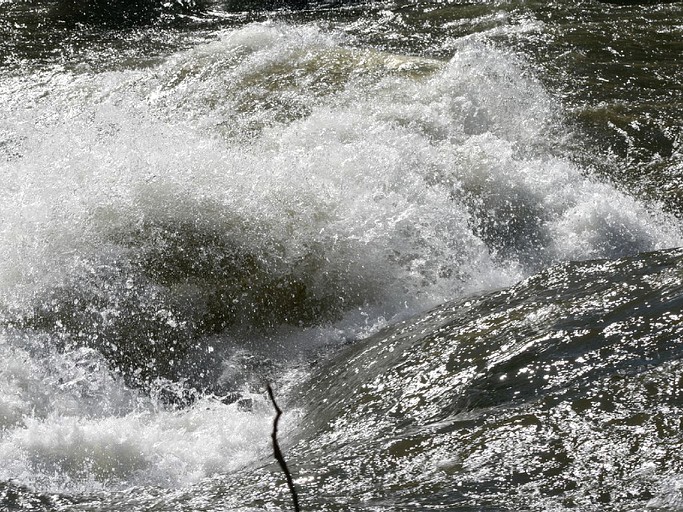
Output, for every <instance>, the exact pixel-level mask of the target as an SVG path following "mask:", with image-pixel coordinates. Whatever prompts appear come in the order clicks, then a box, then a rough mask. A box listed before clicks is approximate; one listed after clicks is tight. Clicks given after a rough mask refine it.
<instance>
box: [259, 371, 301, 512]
mask: <svg viewBox="0 0 683 512" xmlns="http://www.w3.org/2000/svg"><path fill="white" fill-rule="evenodd" d="M267 387H268V396H269V397H270V401H271V402H273V407H275V412H276V413H277V414H276V415H275V419H274V420H273V433H272V434H271V437H272V438H273V455H275V458H276V459H277V461H278V462H279V463H280V467H281V468H282V471H283V472H284V474H285V477H286V478H287V485H289V492H290V493H291V495H292V501H293V502H294V511H295V512H299V510H300V508H299V498H298V496H297V494H296V488H295V487H294V480H292V474H291V473H290V472H289V468H287V463H286V462H285V458H284V457H283V456H282V450H280V445H279V444H278V442H277V423H278V421H280V416H282V409H280V408H279V407H278V405H277V402H276V401H275V395H274V394H273V388H271V387H270V384H268V385H267Z"/></svg>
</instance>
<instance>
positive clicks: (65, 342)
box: [0, 22, 681, 492]
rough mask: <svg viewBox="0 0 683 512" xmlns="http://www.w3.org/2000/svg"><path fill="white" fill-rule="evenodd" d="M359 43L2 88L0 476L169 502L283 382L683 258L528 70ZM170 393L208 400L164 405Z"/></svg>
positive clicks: (194, 57)
mask: <svg viewBox="0 0 683 512" xmlns="http://www.w3.org/2000/svg"><path fill="white" fill-rule="evenodd" d="M351 43H352V42H351V41H349V40H348V37H347V36H345V35H344V34H341V33H330V32H327V31H325V30H323V29H321V28H319V27H317V26H316V25H315V24H303V25H298V26H297V25H288V24H283V23H275V22H267V23H256V24H249V25H246V26H244V27H241V28H237V29H232V30H225V31H222V32H220V33H218V34H216V36H215V37H214V38H213V40H212V41H210V42H206V43H202V44H198V45H197V46H196V47H194V48H191V49H188V50H183V51H179V52H177V53H174V54H172V55H169V56H167V57H164V58H156V59H153V60H145V59H140V60H138V61H133V62H123V63H121V64H120V66H118V69H111V70H106V71H98V70H92V69H88V68H87V67H83V68H65V67H62V66H59V65H55V66H52V67H49V68H48V69H38V70H34V71H31V72H30V73H27V74H18V75H17V74H12V75H10V76H6V77H2V78H0V110H2V112H3V117H2V119H0V173H2V176H3V183H2V185H1V187H0V219H2V225H1V226H0V312H1V313H0V314H1V315H2V317H1V318H0V319H1V320H2V322H3V324H4V327H3V332H2V333H0V352H1V355H0V360H1V361H2V362H1V363H0V364H1V365H2V372H1V373H0V425H1V426H2V434H1V435H0V459H1V463H0V467H2V469H1V470H0V479H2V480H3V481H13V482H17V483H19V484H22V485H26V486H28V487H30V488H32V489H37V490H40V491H45V492H61V491H68V492H89V491H97V490H102V489H107V490H119V489H126V488H128V487H131V486H144V485H153V486H161V487H167V488H174V487H178V486H186V485H190V484H194V483H197V482H199V481H202V479H205V478H208V477H211V476H213V475H216V474H222V473H226V472H231V471H236V470H237V469H239V468H243V467H245V466H247V465H250V464H252V465H253V464H258V463H259V461H262V460H263V459H264V458H266V457H268V456H269V451H268V450H269V447H268V432H269V428H270V419H271V416H272V411H271V410H270V408H269V407H268V404H267V403H266V402H265V400H264V397H263V395H262V388H259V386H261V385H262V377H268V378H270V377H274V378H283V377H282V376H283V375H286V376H288V377H284V378H285V382H286V380H287V379H290V380H294V379H295V377H294V376H296V375H300V374H304V375H305V374H306V371H307V370H306V363H305V362H306V361H307V356H310V355H311V354H315V353H317V352H316V351H318V350H322V349H323V348H324V347H328V346H337V345H338V344H341V343H344V342H348V341H352V340H355V339H358V338H360V337H364V336H367V335H368V334H371V333H374V332H376V331H377V330H378V329H379V328H381V327H384V326H386V325H388V324H391V323H394V322H396V321H397V320H400V319H405V318H408V317H409V316H411V315H414V314H416V313H419V312H423V311H425V310H427V309H429V308H431V307H434V306H436V305H438V304H441V303H443V302H445V301H448V300H451V299H454V298H458V297H462V296H465V295H467V294H471V293H474V292H482V291H487V290H495V289H500V288H504V287H507V286H510V285H513V284H514V283H516V282H518V281H520V280H521V279H523V278H525V277H528V276H529V275H531V274H532V273H534V272H536V271H538V270H541V269H544V268H547V267H549V266H550V265H553V264H555V263H558V262H563V261H569V260H587V259H594V258H616V257H622V256H628V255H633V254H637V253H640V252H644V251H653V250H657V249H663V248H668V247H674V246H678V245H681V226H680V223H679V222H678V221H677V220H676V219H674V218H673V217H672V216H670V215H668V214H665V213H664V212H663V211H662V209H661V207H660V206H659V205H657V204H655V203H652V204H645V203H643V202H642V201H641V200H637V199H635V198H634V197H632V196H630V195H628V194H626V193H624V192H623V191H621V190H619V189H618V188H617V187H615V186H614V185H612V184H610V183H607V182H605V181H604V180H601V179H599V178H597V177H596V176H594V173H593V172H592V169H591V168H587V167H585V166H583V165H581V164H578V163H577V161H578V159H574V158H572V155H571V154H568V151H567V150H566V149H565V141H566V139H567V138H568V137H569V135H570V133H569V132H570V129H569V128H568V127H567V126H566V125H565V124H564V122H563V116H562V106H561V105H560V104H559V103H558V100H557V98H555V97H553V96H551V95H550V94H549V93H548V92H547V91H546V90H545V89H544V87H543V86H542V84H541V83H540V81H539V80H538V79H537V78H536V77H535V76H534V72H533V70H532V69H531V67H530V66H529V65H528V64H527V63H526V62H525V61H524V60H523V58H522V57H520V56H517V55H514V54H513V53H512V52H508V51H505V50H502V49H499V48H496V47H494V46H492V45H490V44H487V43H484V42H481V41H479V40H477V39H474V38H465V39H463V40H462V41H459V42H458V43H457V44H454V48H453V56H452V58H450V59H449V60H447V61H440V60H435V59H425V58H418V57H408V56H402V55H394V54H389V53H384V52H380V51H376V50H371V49H365V48H359V47H356V46H354V45H353V44H351ZM217 283H218V284H217ZM263 297H266V298H263ZM225 311H229V314H228V313H225ZM122 333H123V334H122ZM126 340H133V341H132V342H131V345H136V346H126V344H125V341H126ZM168 340H171V341H168ZM146 342H149V343H150V346H151V347H152V348H149V349H148V350H147V349H144V348H142V349H141V348H140V347H139V345H140V344H144V343H146ZM155 344H156V345H159V344H160V345H161V346H162V347H163V349H160V350H157V349H155V348H153V346H154V345H155ZM174 347H177V350H178V353H177V356H176V357H173V356H169V350H170V351H171V352H172V349H174ZM196 347H200V348H199V349H198V348H196ZM145 350H147V351H145ZM193 350H194V352H193ZM103 354H104V355H103ZM141 354H142V355H141ZM144 354H152V356H153V358H152V359H150V361H151V362H149V364H147V362H145V361H141V360H140V358H141V357H143V355H144ZM254 354H255V355H254ZM105 355H106V356H107V357H105ZM152 356H150V357H152ZM254 357H257V358H258V357H263V358H264V359H266V360H267V361H266V362H265V363H253V361H252V359H253V358H254ZM162 359H163V360H162ZM271 360H272V361H271ZM111 361H115V362H116V363H115V364H116V365H120V369H121V370H122V373H121V374H117V373H116V372H112V371H111V368H110V365H111ZM187 361H190V362H191V364H187V365H186V366H185V368H184V369H181V370H179V369H178V368H179V367H180V366H183V364H184V363H187ZM250 361H251V362H250ZM283 361H284V362H283ZM302 361H303V362H302ZM252 363H253V364H252ZM249 364H252V366H249ZM254 368H256V374H257V377H253V378H251V377H249V376H245V375H244V373H245V372H248V371H249V370H250V369H252V370H253V369H254ZM117 369H119V367H117ZM297 372H300V373H297ZM122 375H123V376H122ZM137 377H141V379H142V385H141V387H139V386H138V384H140V382H138V381H136V378H137ZM174 379H177V381H178V382H181V383H183V382H185V383H189V384H190V386H194V387H197V388H200V389H199V392H201V391H203V390H204V391H207V392H208V393H209V394H208V395H207V396H202V397H199V398H197V399H196V400H195V401H194V402H193V403H192V405H191V406H189V407H187V408H174V407H172V406H169V405H168V403H167V402H166V401H164V399H163V397H162V395H163V394H166V395H168V393H173V392H174V389H175V388H174V386H176V385H177V382H175V381H174ZM260 379H261V380H260ZM283 389H287V387H286V386H285V387H284V388H283ZM155 393H158V394H157V395H155ZM212 393H213V395H212ZM230 393H232V394H235V393H237V395H239V400H237V401H235V400H232V399H231V400H227V399H225V396H226V395H227V394H230ZM214 395H215V396H214ZM231 396H232V395H231ZM295 417H296V412H295V411H294V412H293V413H292V414H291V415H290V418H291V420H290V423H289V424H288V425H289V427H287V425H285V430H286V428H292V429H293V428H295V426H294V424H295V423H296V422H295Z"/></svg>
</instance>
